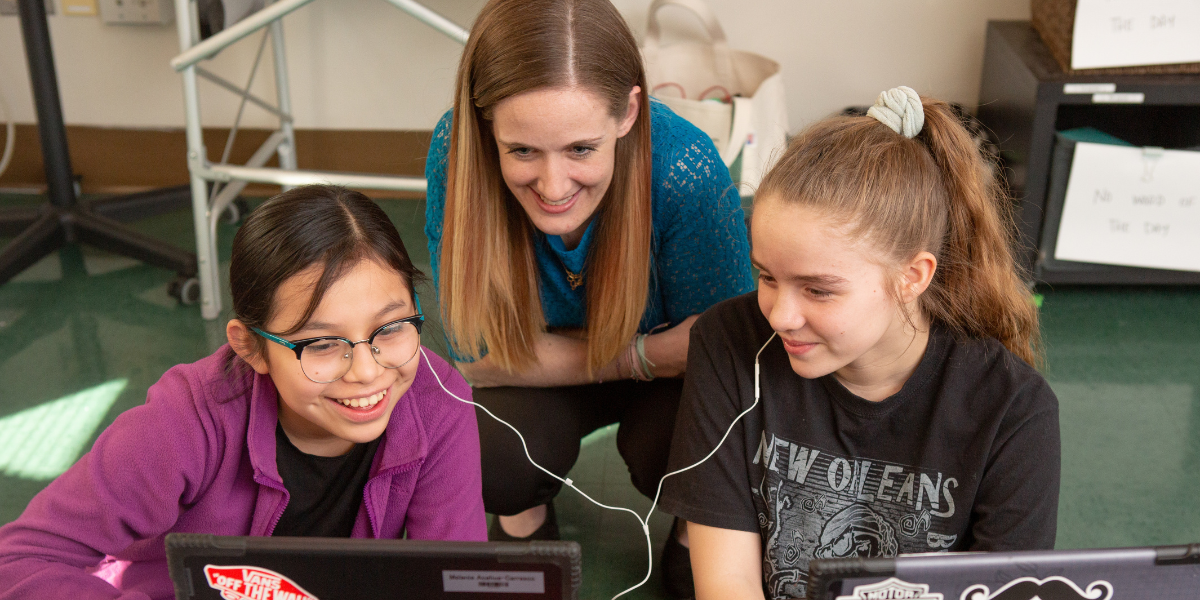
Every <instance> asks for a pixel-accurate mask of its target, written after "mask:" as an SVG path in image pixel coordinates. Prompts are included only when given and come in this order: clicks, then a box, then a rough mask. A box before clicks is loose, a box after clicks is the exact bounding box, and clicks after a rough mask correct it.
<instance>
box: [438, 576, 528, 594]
mask: <svg viewBox="0 0 1200 600" xmlns="http://www.w3.org/2000/svg"><path fill="white" fill-rule="evenodd" d="M442 591H445V592H476V593H479V592H484V593H493V594H545V593H546V574H545V573H543V572H541V571H449V570H446V571H442Z"/></svg>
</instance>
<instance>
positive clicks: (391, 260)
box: [229, 185, 425, 352]
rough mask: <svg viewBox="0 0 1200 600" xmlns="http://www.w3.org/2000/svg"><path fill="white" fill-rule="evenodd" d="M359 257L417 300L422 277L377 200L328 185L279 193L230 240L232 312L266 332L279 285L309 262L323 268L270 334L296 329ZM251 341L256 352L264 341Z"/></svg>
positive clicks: (250, 324) (287, 332)
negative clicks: (291, 319) (283, 326)
mask: <svg viewBox="0 0 1200 600" xmlns="http://www.w3.org/2000/svg"><path fill="white" fill-rule="evenodd" d="M364 259H373V260H376V261H379V262H380V263H381V264H385V265H388V266H390V267H391V268H392V269H394V270H395V271H396V272H397V273H399V274H400V276H401V277H402V278H403V279H404V284H405V285H406V286H408V290H409V292H411V293H412V295H413V299H414V300H415V299H416V297H417V292H416V289H415V285H414V284H416V283H420V282H423V281H424V280H425V275H424V274H423V273H421V272H420V271H418V270H417V268H416V267H414V266H413V264H412V260H411V259H409V257H408V252H407V251H406V250H405V249H404V242H403V241H401V240H400V234H399V233H398V232H397V231H396V227H395V226H394V225H392V221H391V219H389V218H388V216H387V214H386V213H384V212H383V209H381V208H379V205H378V204H375V203H374V202H373V201H371V199H370V198H367V197H366V196H364V195H362V194H361V193H359V192H355V191H353V190H348V189H346V188H342V187H338V186H333V185H306V186H302V187H298V188H295V189H292V190H288V191H286V192H283V193H282V194H279V195H277V196H275V197H273V198H271V199H270V200H267V201H266V202H264V203H263V204H262V205H261V206H259V207H258V208H257V209H255V210H254V212H252V213H250V216H248V217H246V222H245V223H244V224H243V225H242V227H241V229H238V232H237V234H236V235H235V236H234V237H233V258H232V260H231V261H230V265H229V289H230V291H231V292H232V293H233V312H234V314H235V316H236V317H237V318H238V319H239V320H240V321H242V323H244V324H245V325H246V326H247V327H258V328H260V329H265V326H266V323H267V322H268V321H270V320H271V317H272V316H274V308H275V293H276V291H277V290H278V289H279V286H281V285H283V282H285V281H287V280H288V278H290V277H292V276H293V275H295V274H297V273H299V272H301V271H303V270H305V269H308V268H309V267H311V266H313V265H323V271H322V273H321V277H320V279H318V280H317V283H316V285H315V286H314V287H313V291H312V297H311V298H310V299H309V301H308V306H307V307H306V308H305V309H304V314H303V315H302V316H301V317H300V320H299V321H297V322H296V323H292V324H291V327H289V329H288V330H286V331H280V332H276V333H281V334H285V335H286V334H289V333H294V332H295V331H297V330H299V329H300V328H301V327H303V326H304V324H305V323H307V322H308V319H309V318H310V317H312V314H313V311H315V310H316V309H317V306H318V305H320V303H321V299H322V298H323V297H324V296H325V292H326V291H328V290H329V286H331V285H333V284H334V283H335V282H336V281H337V280H338V279H339V278H341V277H342V275H344V274H345V273H346V271H348V270H349V269H351V268H353V267H354V265H356V264H358V263H359V261H362V260H364ZM255 338H256V342H255V351H256V352H261V351H262V350H263V345H264V343H265V342H264V340H263V339H262V338H259V337H258V336H255Z"/></svg>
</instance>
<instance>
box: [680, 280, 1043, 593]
mask: <svg viewBox="0 0 1200 600" xmlns="http://www.w3.org/2000/svg"><path fill="white" fill-rule="evenodd" d="M771 333H772V330H771V326H770V324H769V323H768V322H767V320H766V319H765V318H764V317H763V315H762V312H761V311H760V310H759V308H758V298H757V292H752V293H750V294H747V295H744V296H739V297H737V298H733V299H731V300H727V301H725V302H722V303H720V304H718V305H716V306H714V307H713V308H712V309H710V310H709V311H708V312H706V313H704V315H703V316H702V317H700V319H699V320H698V321H697V322H696V324H695V325H694V326H693V327H692V332H691V346H690V348H689V351H688V369H687V376H686V379H685V383H684V392H683V399H682V400H681V403H680V406H679V418H678V421H677V423H676V425H675V438H674V440H673V443H672V446H671V458H670V468H669V470H671V471H673V470H676V469H679V468H682V467H684V466H687V465H690V464H693V463H695V462H696V461H698V460H700V459H701V458H703V457H704V456H705V455H706V454H707V453H708V452H710V451H711V450H712V448H713V447H714V446H716V444H717V442H718V441H719V440H720V439H721V436H722V435H724V434H725V431H726V430H727V429H728V428H729V425H730V423H731V422H732V421H733V419H734V418H735V417H736V416H737V415H738V414H739V413H741V412H742V411H744V410H745V409H747V408H749V407H750V406H751V404H752V403H753V402H754V355H755V353H756V352H758V350H759V348H761V347H762V345H763V343H764V342H766V340H767V338H769V337H770V336H771ZM760 364H761V369H762V370H761V377H760V380H761V395H762V398H761V404H760V406H758V407H756V408H755V409H754V410H752V411H750V412H749V413H748V414H747V415H746V416H745V417H743V418H742V420H741V421H740V422H739V424H738V425H737V426H735V427H734V428H733V431H732V433H731V434H730V436H729V438H728V439H727V440H726V441H725V443H724V444H723V445H722V446H721V448H720V450H719V451H718V452H717V453H716V454H715V455H714V456H713V457H712V458H711V459H709V460H708V461H706V462H704V463H703V464H701V465H700V466H698V467H696V468H694V469H692V470H689V471H685V472H684V473H681V474H679V475H676V476H673V477H669V478H667V480H666V483H665V484H664V488H663V500H662V505H663V509H664V510H666V511H667V512H669V513H672V514H674V515H676V516H678V517H680V518H683V519H686V520H688V521H694V522H696V523H701V524H703V525H708V526H712V527H720V528H724V529H733V530H740V531H752V532H758V533H760V534H761V535H762V540H763V587H764V591H765V592H766V596H767V598H792V597H800V598H803V597H804V595H805V591H806V589H805V588H806V582H807V580H808V562H809V561H810V560H811V559H813V558H833V557H845V556H861V557H872V556H895V555H897V554H900V553H906V554H907V553H921V552H944V551H948V550H1021V549H1049V548H1053V547H1054V537H1055V531H1056V518H1057V513H1058V485H1059V458H1060V455H1059V431H1058V400H1057V399H1056V398H1055V396H1054V393H1053V392H1051V391H1050V386H1049V385H1048V384H1047V383H1046V381H1045V380H1044V379H1043V378H1042V377H1041V375H1039V374H1038V373H1037V371H1035V370H1034V369H1033V368H1032V367H1030V366H1029V365H1028V364H1026V363H1025V362H1024V361H1022V360H1021V359H1019V358H1017V357H1016V356H1015V355H1013V354H1012V353H1010V352H1009V351H1008V350H1007V349H1005V348H1004V346H1003V345H1002V344H1000V343H999V342H998V341H996V340H994V339H988V340H956V339H955V338H954V336H952V335H950V334H949V333H948V332H947V331H946V330H945V329H943V328H941V327H937V326H935V327H934V328H933V330H932V332H931V334H930V336H929V346H928V347H927V349H926V350H925V356H924V357H923V358H922V359H921V362H920V363H919V365H918V366H917V368H916V370H915V371H914V372H913V374H912V375H911V376H910V377H909V379H908V381H907V382H905V384H904V387H903V388H902V389H901V390H900V391H899V392H897V393H896V394H895V395H893V396H891V397H889V398H886V399H884V400H883V401H880V402H871V401H868V400H865V399H863V398H860V397H858V396H856V395H854V394H853V393H851V392H850V391H849V390H847V389H846V388H845V387H844V386H843V385H842V384H841V383H840V382H838V380H837V379H836V378H835V377H834V376H833V375H832V374H830V375H826V376H824V377H820V378H818V379H805V378H803V377H800V376H799V375H797V374H796V373H795V372H794V371H792V369H791V366H790V364H789V362H788V357H787V353H786V352H785V351H784V349H783V347H782V344H781V342H780V341H779V340H773V341H772V342H771V343H770V344H769V345H768V346H767V347H766V349H765V350H764V351H763V353H762V357H761V359H760Z"/></svg>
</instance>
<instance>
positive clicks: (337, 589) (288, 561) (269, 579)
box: [166, 533, 582, 600]
mask: <svg viewBox="0 0 1200 600" xmlns="http://www.w3.org/2000/svg"><path fill="white" fill-rule="evenodd" d="M166 546H167V566H168V568H169V570H170V573H171V581H172V582H173V583H174V584H175V598H176V600H334V599H337V600H346V599H353V600H376V599H378V600H383V599H385V598H386V599H387V600H402V599H406V598H413V599H422V600H425V599H431V600H437V599H441V598H453V599H454V600H472V599H481V600H482V599H488V600H521V599H530V600H533V599H536V600H575V599H576V598H577V595H578V593H579V584H580V581H581V579H582V569H581V566H580V558H579V557H580V551H579V544H577V543H575V542H431V541H418V540H361V539H345V538H312V537H229V536H215V535H204V534H187V533H172V534H169V535H167V538H166Z"/></svg>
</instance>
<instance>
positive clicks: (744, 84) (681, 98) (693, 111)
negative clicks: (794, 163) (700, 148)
mask: <svg viewBox="0 0 1200 600" xmlns="http://www.w3.org/2000/svg"><path fill="white" fill-rule="evenodd" d="M666 6H678V7H681V8H685V9H687V10H689V11H690V12H692V13H693V14H695V15H696V17H698V18H699V19H700V21H701V23H703V24H704V29H705V30H706V31H707V32H708V40H707V41H703V42H698V41H689V42H676V43H673V44H671V45H668V46H663V45H661V44H660V28H659V23H658V13H659V11H660V10H661V9H662V8H664V7H666ZM642 56H643V59H644V61H645V64H646V78H647V79H648V80H649V84H650V88H651V91H650V93H651V95H653V96H654V97H655V98H657V99H659V100H661V101H662V102H663V103H665V104H666V105H667V106H669V107H671V110H674V111H675V112H676V114H678V115H679V116H681V117H683V118H685V119H687V120H688V121H691V122H692V123H693V124H694V125H696V126H697V127H699V128H700V129H701V130H702V131H704V132H705V133H707V134H708V135H709V137H711V138H712V140H713V144H714V145H715V146H716V147H717V151H718V152H720V153H721V159H722V160H723V161H724V162H725V166H731V165H733V163H734V161H736V160H737V158H738V156H739V155H740V156H741V157H742V161H741V173H740V175H739V176H738V180H737V182H736V183H737V184H738V188H739V190H740V192H741V195H742V196H749V195H752V194H753V193H754V190H755V188H757V187H758V183H759V181H761V180H762V176H763V173H765V172H766V170H767V169H768V168H770V164H769V161H771V160H773V159H774V158H777V157H778V156H779V155H780V154H782V152H783V148H784V146H785V145H786V144H787V129H788V123H787V104H786V102H785V101H784V92H783V77H782V75H781V74H780V69H779V63H777V62H775V61H773V60H771V59H769V58H767V57H765V56H762V55H759V54H755V53H753V52H745V51H742V50H731V49H730V48H729V44H728V43H727V42H726V41H725V31H724V30H723V29H721V24H720V23H718V22H717V19H716V17H715V16H714V15H713V13H712V10H710V9H709V7H708V4H706V3H705V2H704V1H703V0H654V2H652V3H651V4H650V12H649V14H648V15H647V18H646V36H645V39H644V40H643V42H642Z"/></svg>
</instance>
